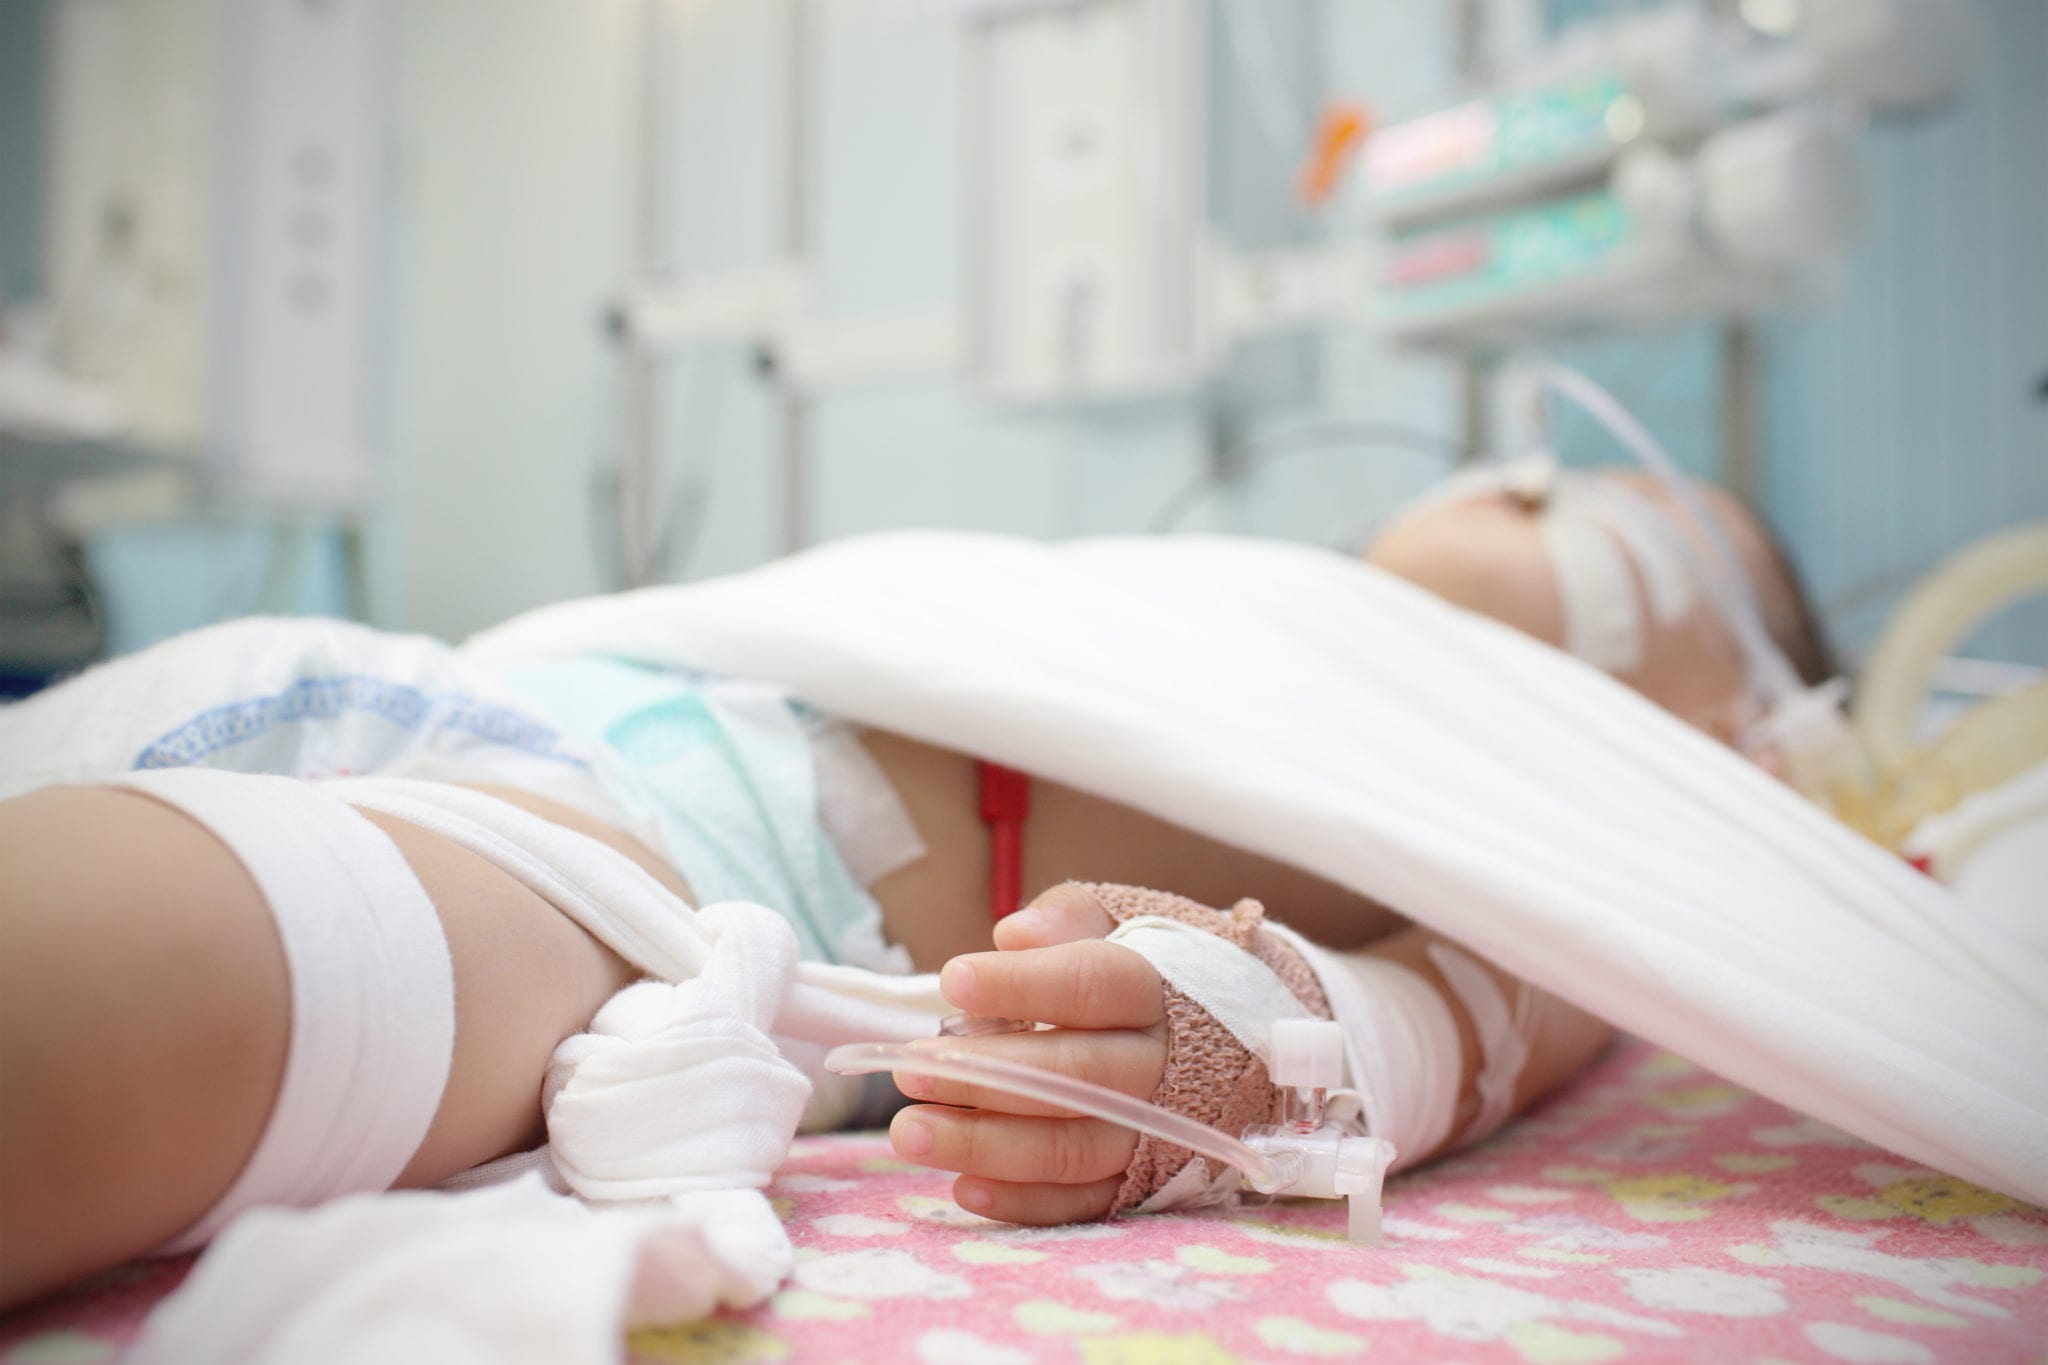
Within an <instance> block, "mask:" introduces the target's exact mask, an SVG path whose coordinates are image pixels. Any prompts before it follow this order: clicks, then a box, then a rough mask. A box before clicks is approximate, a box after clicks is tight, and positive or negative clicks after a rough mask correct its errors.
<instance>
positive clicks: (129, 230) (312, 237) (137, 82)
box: [0, 0, 394, 680]
mask: <svg viewBox="0 0 2048 1365" xmlns="http://www.w3.org/2000/svg"><path fill="white" fill-rule="evenodd" d="M45 15H46V24H45V28H44V44H45V50H44V54H43V69H44V71H45V73H46V79H45V103H44V111H43V112H44V117H43V119H42V126H43V129H44V133H43V145H42V157H41V160H42V163H43V167H44V173H43V177H42V186H41V189H42V194H43V212H42V229H41V233H40V236H41V243H42V252H41V254H42V257H43V267H42V271H41V273H42V276H43V279H44V280H45V282H46V283H45V292H46V293H47V295H48V297H47V298H46V299H44V300H42V301H40V302H35V303H28V304H20V303H17V304H15V305H14V306H12V307H10V308H9V310H8V313H7V315H6V317H5V319H4V322H0V432H4V433H5V434H4V436H0V502H4V503H5V505H6V508H7V512H6V516H7V518H8V526H7V530H8V534H7V554H6V559H5V562H4V564H0V601H4V603H5V608H4V610H5V617H6V621H5V625H6V630H5V637H6V640H5V644H4V646H0V670H5V671H8V672H15V673H20V674H21V675H22V676H23V677H24V678H27V679H31V680H33V679H36V678H37V677H40V678H45V679H46V678H47V677H49V676H51V675H52V674H55V673H60V672H63V671H65V670H67V669H69V668H73V667H77V666H78V665H80V664H82V663H84V662H86V661H88V660H89V659H90V658H92V657H93V655H94V654H95V653H96V652H97V649H98V646H99V641H100V630H99V626H98V622H97V617H96V613H95V612H94V610H93V609H92V606H91V603H92V600H93V595H92V590H91V588H90V586H89V585H88V584H87V582H86V580H85V576H84V574H83V571H82V568H81V567H80V564H79V559H80V551H79V543H80V541H81V539H82V538H85V537H88V536H91V535H94V534H97V533H100V532H105V531H108V530H113V529H118V528H124V527H143V526H153V525H159V524H165V523H169V522H173V521H176V520H179V519H190V518H195V517H197V518H203V519H205V520H207V521H208V522H210V523H213V524H235V525H248V526H254V527H258V528H262V529H263V530H264V531H266V532H267V539H268V542H269V545H268V549H267V551H265V552H264V556H263V558H264V563H263V564H261V565H259V566H258V568H257V569H256V571H255V572H253V573H251V574H250V575H248V576H247V577H248V583H247V584H246V587H247V588H248V590H249V591H248V592H247V594H246V597H247V598H248V599H249V600H243V597H244V594H241V593H237V594H236V595H235V597H234V599H233V600H229V601H226V602H224V603H223V605H222V609H223V610H226V611H228V612H243V611H250V610H257V611H261V610H263V609H265V608H266V607H267V606H270V605H271V604H270V603H269V602H268V601H266V600H264V599H265V598H266V597H268V595H269V589H270V587H271V586H272V585H274V583H275V581H276V580H277V579H278V578H279V569H280V566H281V565H283V564H285V563H286V561H287V560H290V559H291V558H293V556H294V554H295V553H296V551H297V550H298V549H299V536H300V526H301V524H302V523H303V521H304V520H305V519H306V518H307V516H308V515H312V514H317V515H319V516H321V517H324V518H329V519H331V520H332V522H333V524H334V525H335V526H336V527H337V529H338V531H339V534H340V536H341V537H342V542H343V557H344V559H345V561H346V562H347V563H348V565H349V566H350V570H351V572H354V573H356V574H357V575H358V576H360V573H361V561H362V550H361V546H360V543H359V542H360V534H361V522H362V518H363V517H364V516H366V515H367V513H368V511H369V510H370V508H371V507H372V505H373V503H374V501H375V498H376V494H377V491H378V483H379V479H380V475H381V470H380V466H381V464H382V448H383V446H384V444H385V441H386V435H387V433H386V430H385V427H386V418H387V414H386V390H387V387H388V386H387V375H388V373H389V366H388V364H387V363H386V361H385V356H386V354H387V352H388V346H387V341H388V338H387V336H386V332H387V326H386V315H387V312H388V309H389V305H390V288H389V278H390V270H389V260H388V257H389V250H388V241H387V238H388V235H389V233H390V230H391V220H392V215H393V189H394V187H393V184H392V170H393V159H392V155H391V142H392V135H393V127H392V118H393V99H392V92H391V90H390V88H389V87H390V81H391V77H392V69H393V47H394V37H393V34H394V25H393V15H392V12H391V7H390V6H389V4H388V0H348V3H329V4H306V3H296V2H295V0H49V3H48V4H47V6H46V8H45ZM0 302H7V301H0ZM347 590H348V591H349V592H351V593H352V594H354V595H357V596H360V594H361V592H362V584H361V583H360V582H352V583H349V584H348V585H347ZM53 592H55V593H57V594H58V595H57V596H53V595H52V594H53ZM17 608H19V610H17ZM38 635H40V636H46V637H49V638H48V639H47V640H46V641H45V642H44V643H41V644H38V643H36V642H35V639H34V637H37V636H38ZM60 636H61V637H62V638H61V640H60V639H59V638H58V637H60Z"/></svg>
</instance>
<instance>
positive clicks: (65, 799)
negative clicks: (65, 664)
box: [0, 788, 632, 1305]
mask: <svg viewBox="0 0 2048 1365" xmlns="http://www.w3.org/2000/svg"><path fill="white" fill-rule="evenodd" d="M363 814H364V818H366V819H368V820H370V821H371V822H373V823H374V824H376V825H377V826H378V827H379V828H380V829H382V830H383V832H384V833H385V834H386V835H387V836H389V838H390V839H391V841H392V843H393V844H394V845H395V846H396V847H397V850H398V852H399V853H400V855H401V856H402V857H403V858H404V859H405V861H406V863H407V865H408V866H409V867H410V868H411V870H412V872H413V874H414V875H415V876H416V877H417V878H418V880H419V882H420V885H421V887H422V888H423V889H424V890H425V891H426V893H427V895H428V897H429V898H430V899H431V900H432V902H433V904H434V908H435V912H436V914H437V916H438V918H439V919H440V922H441V925H442V928H443V931H444V933H445V935H446V938H447V942H448V949H449V955H450V958H451V960H452V966H453V975H454V985H455V1001H454V1014H455V1038H454V1049H453V1055H452V1058H451V1063H450V1069H449V1074H448V1080H447V1085H446V1088H445V1090H444V1091H443V1093H442V1096H441V1100H440V1104H439V1107H438V1108H437V1109H436V1111H435V1114H434V1118H433V1121H432V1123H431V1125H430V1127H429V1129H428V1132H427V1135H426V1137H425V1139H424V1140H423V1141H422V1142H421V1144H420V1146H419V1148H418V1150H417V1151H416V1152H415V1153H414V1155H413V1157H412V1159H411V1161H410V1162H409V1163H408V1164H407V1165H406V1167H405V1169H404V1171H403V1173H402V1174H401V1175H400V1177H399V1183H400V1184H404V1185H427V1184H432V1183H435V1182H437V1181H439V1180H442V1179H445V1178H446V1177H447V1176H449V1175H452V1174H454V1173H455V1172H457V1171H460V1170H463V1169H466V1168H467V1167H469V1166H472V1165H475V1164H477V1163H478V1162H482V1161H487V1160H490V1159H491V1158H493V1157H496V1156H500V1155H503V1154H505V1153H506V1152H510V1151H514V1150H517V1149H519V1148H520V1147H522V1146H525V1145H529V1144H532V1143H534V1142H537V1141H539V1139H540V1136H541V1133H542V1123H541V1112H540V1088H541V1082H542V1079H543V1076H544V1073H545V1070H546V1067H547V1062H548V1058H549V1056H550V1054H551V1053H552V1052H553V1050H554V1048H555V1046H556V1045H557V1044H558V1043H559V1042H560V1041H561V1040H562V1039H563V1038H565V1037H567V1036H569V1035H570V1034H572V1033H574V1032H576V1031H578V1030H579V1029H580V1028H582V1027H583V1026H584V1024H585V1023H586V1022H587V1021H588V1020H589V1018H590V1016H591V1015H592V1014H593V1013H595V1012H596V1010H597V1008H598V1007H599V1006H600V1005H601V1004H602V1003H603V1002H604V1000H605V999H606V998H607V997H608V996H609V995H610V994H611V993H612V992H613V991H614V990H616V989H617V988H618V986H620V985H622V984H624V983H625V982H626V981H627V980H629V979H630V978H631V975H632V973H631V972H630V971H629V970H628V969H627V968H626V967H625V965H624V964H623V963H622V962H620V961H619V960H618V959H617V958H616V957H614V956H613V955H612V954H610V953H609V952H607V951H606V950H605V949H603V948H601V947H600V946H599V945H597V944H596V943H595V942H594V941H592V940H591V939H590V938H589V936H588V935H587V934H585V933H584V931H583V930H581V929H580V928H578V927H577V926H576V925H574V924H573V923H571V922H570V921H568V920H567V919H566V918H564V917H563V916H562V915H561V914H560V913H559V912H558V911H556V910H555V908H554V907H553V906H552V905H550V904H549V903H548V902H547V901H546V900H544V899H542V898H541V897H540V896H538V895H536V894H535V893H534V892H532V891H530V890H528V889H527V888H526V887H524V886H523V885H521V884H519V883H518V882H516V881H515V880H513V879H512V878H511V877H510V876H508V875H507V874H505V873H504V872H502V871H500V870H499V869H497V868H496V867H494V866H492V865H491V864H489V863H488V862H486V861H484V860H483V859H481V858H479V857H477V856H476V855H474V854H472V853H469V852H468V851H467V850H465V849H462V848H460V847H458V846H456V845H455V844H453V843H451V842H449V841H448V840H446V839H444V838H442V837H441V836H439V835H435V834H432V833H429V832H427V831H425V830H422V829H419V828H417V827H415V826H412V825H409V824H407V823H405V822H404V821H401V820H397V819H393V818H391V817H387V816H383V815H379V814H374V813H368V812H364V813H363ZM292 998H293V990H292V979H291V969H289V968H288V967H287V964H286V958H285V953H284V949H283V946H282V943H281V941H280V938H279V935H278V929H277V924H276V921H275V919H274V918H273V915H272V911H271V908H270V906H269V905H267V904H266V902H265V900H264V897H263V895H262V893H261V892H260V891H259V889H258V887H257V885H256V883H255V882H254V880H252V878H251V877H250V875H249V873H248V872H247V871H246V870H245V869H244V868H243V866H242V864H241V863H240V862H239V861H238V860H237V858H236V857H235V855H234V854H233V853H232V852H230V851H229V849H228V848H227V846H226V845H224V844H222V843H221V842H220V841H219V840H218V839H217V838H216V837H214V835H213V834H212V833H211V832H210V831H208V830H207V829H206V828H205V827H204V826H202V825H200V824H199V823H197V822H196V821H194V820H192V819H190V818H188V817H186V816H185V815H183V814H182V813H180V812H179V811H177V810H175V809H173V808H172V807H170V806H167V805H163V804H160V803H158V802H157V801H155V800H152V799H150V798H149V797H147V796H144V795H141V794H139V793H136V792H132V791H124V790H120V789H116V788H54V789H50V790H47V791H43V792H37V793H34V794H32V795H29V796H25V797H21V798H18V799H16V800H12V801H8V802H4V803H0V1208H4V1209H5V1210H6V1217H5V1227H4V1231H0V1305H4V1304H7V1303H13V1302H18V1301H19V1300H20V1299H22V1298H24V1297H26V1296H28V1295H30V1294H34V1293H37V1292H40V1291H41V1290H44V1289H47V1288H51V1287H54V1286H56V1285H58V1284H62V1283H64V1282H66V1281H68V1280H71V1279H74V1278H76V1277H78V1276H79V1275H83V1274H87V1273H90V1272H92V1271H94V1270H97V1269H100V1268H102V1267H105V1266H108V1265H112V1264H116V1263H118V1262H119V1261H121V1260H124V1259H126V1258H128V1257H130V1256H133V1255H136V1254H139V1253H141V1252H144V1251H147V1250H149V1249H150V1248H152V1247H155V1246H159V1245H161V1244H163V1243H164V1242H165V1241H167V1240H169V1239H170V1238H172V1237H174V1236H176V1235H178V1234H179V1233H181V1232H182V1231H184V1230H185V1229H186V1228H188V1227H190V1226H191V1225H192V1224H193V1223H194V1222H195V1221H196V1220H197V1219H198V1218H199V1217H200V1216H201V1215H203V1214H204V1213H206V1211H207V1210H208V1209H210V1208H211V1207H213V1205H214V1204H215V1203H217V1202H218V1201H219V1200H220V1198H221V1197H222V1195H224V1194H225V1193H226V1192H227V1190H228V1188H229V1186H230V1185H231V1184H232V1183H233V1182H234V1180H235V1178H236V1177H237V1175H238V1174H239V1173H240V1172H241V1170H242V1168H243V1167H244V1166H245V1165H246V1164H247V1162H248V1161H249V1159H250V1157H251V1155H252V1154H253V1153H254V1151H255V1150H256V1147H257V1143H258V1141H259V1139H260V1138H261V1137H262V1134H263V1131H264V1128H265V1124H266V1122H267V1120H268V1119H269V1117H270V1114H271V1110H272V1107H273V1105H274V1103H275V1101H276V1098H277V1095H278V1092H279V1087H280V1084H281V1081H282V1078H283V1075H284V1068H285V1060H286V1055H287V1048H288V1045H289V1042H290V1038H291V1023H292Z"/></svg>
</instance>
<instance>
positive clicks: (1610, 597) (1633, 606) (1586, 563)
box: [1537, 507, 1643, 673]
mask: <svg viewBox="0 0 2048 1365" xmlns="http://www.w3.org/2000/svg"><path fill="white" fill-rule="evenodd" d="M1537 532H1538V534H1540V535H1541V536H1542V538H1543V551H1544V554H1545V555H1546V556H1547V557H1548V559H1549V561H1550V572H1551V576H1552V578H1553V579H1554V580H1555V581H1556V583H1557V597H1558V606H1559V608H1560V610H1561V611H1562V613H1563V616H1564V647H1565V651H1566V652H1567V653H1569V654H1571V655H1572V656H1573V657H1575V658H1579V659H1583V660H1585V661H1586V662H1587V663H1589V664H1591V665H1593V667H1595V668H1598V669H1601V670H1603V671H1605V672H1608V673H1626V672H1628V671H1629V670H1630V669H1632V668H1634V667H1635V666H1636V665H1637V664H1639V663H1641V662H1642V658H1643V616H1642V609H1641V608H1640V607H1639V606H1638V604H1637V602H1636V588H1635V579H1634V577H1633V576H1632V575H1631V574H1630V573H1629V567H1628V558H1627V556H1625V555H1624V554H1623V553H1622V552H1621V547H1620V546H1619V545H1618V544H1616V543H1615V540H1614V537H1612V536H1610V535H1609V534H1608V533H1607V532H1606V531H1605V530H1604V529H1602V528H1601V527H1600V526H1599V525H1598V524H1596V523H1595V522H1593V521H1592V520H1591V519H1589V518H1587V517H1585V516H1584V515H1582V514H1579V513H1577V512H1574V511H1571V510H1569V509H1565V508H1559V507H1552V508H1550V509H1548V510H1547V511H1546V512H1545V513H1544V515H1543V518H1542V520H1541V521H1540V522H1538V523H1537Z"/></svg>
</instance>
